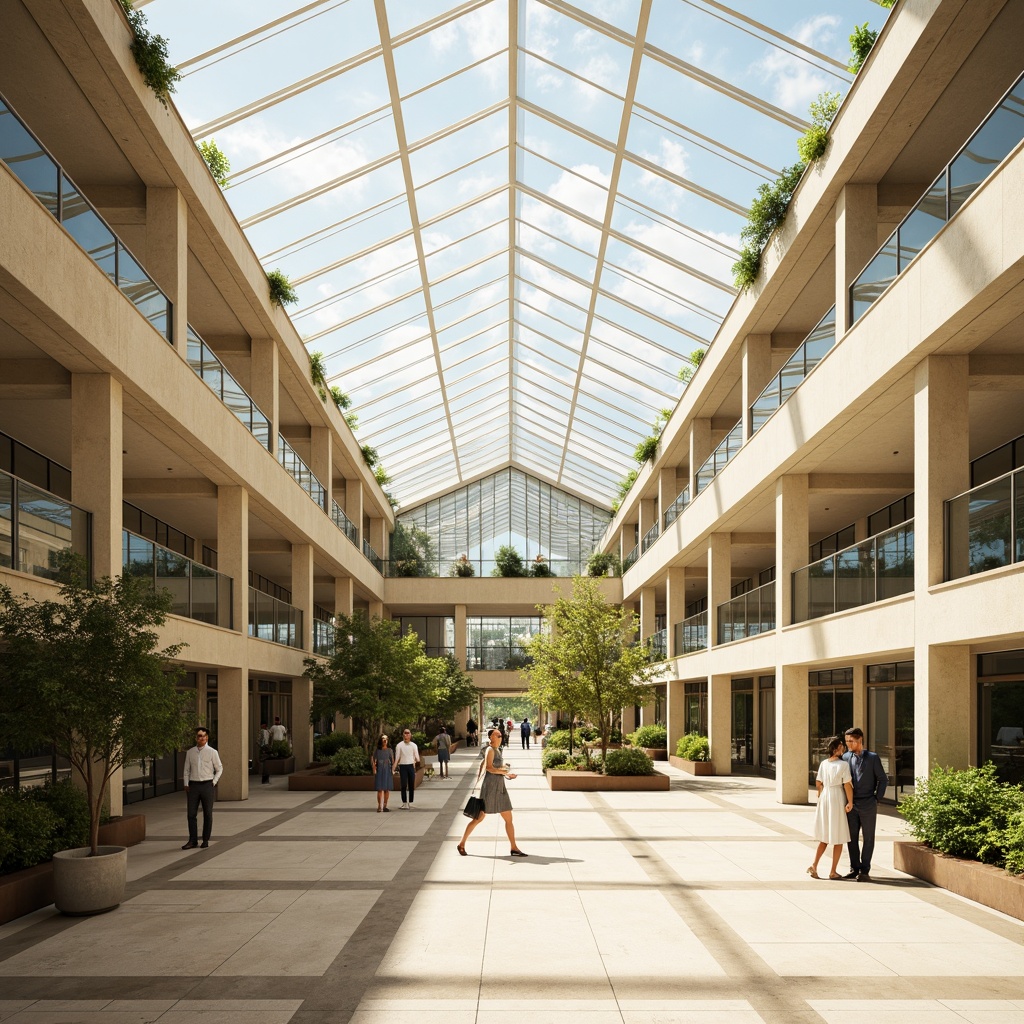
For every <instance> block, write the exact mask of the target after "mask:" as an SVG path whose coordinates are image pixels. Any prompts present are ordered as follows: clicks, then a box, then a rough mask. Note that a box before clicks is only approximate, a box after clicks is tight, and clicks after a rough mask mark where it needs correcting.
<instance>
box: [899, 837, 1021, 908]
mask: <svg viewBox="0 0 1024 1024" xmlns="http://www.w3.org/2000/svg"><path fill="white" fill-rule="evenodd" d="M892 862H893V867H895V868H896V870H897V871H903V872H905V873H906V874H908V875H913V876H914V877H915V878H921V879H923V880H924V881H926V882H931V883H932V885H938V886H941V887H942V888H943V889H948V890H949V891H950V892H955V893H956V894H957V895H958V896H966V897H967V899H969V900H974V902H975V903H982V904H984V905H985V906H986V907H991V908H992V909H993V910H999V911H1002V913H1004V914H1009V915H1010V917H1016V918H1017V919H1018V920H1020V921H1024V876H1022V875H1010V874H1007V872H1006V871H1005V870H1004V869H1003V868H997V867H995V866H994V865H992V864H981V863H979V862H978V861H976V860H964V859H963V858H961V857H951V856H950V855H949V854H948V853H939V852H938V851H937V850H933V849H931V847H929V846H925V845H924V843H908V842H897V843H893V854H892Z"/></svg>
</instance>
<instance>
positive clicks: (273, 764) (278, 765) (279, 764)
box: [260, 756, 295, 775]
mask: <svg viewBox="0 0 1024 1024" xmlns="http://www.w3.org/2000/svg"><path fill="white" fill-rule="evenodd" d="M260 770H261V771H262V772H263V773H264V774H266V775H291V773H292V772H293V771H295V758H294V756H292V757H268V758H267V759H266V761H260Z"/></svg>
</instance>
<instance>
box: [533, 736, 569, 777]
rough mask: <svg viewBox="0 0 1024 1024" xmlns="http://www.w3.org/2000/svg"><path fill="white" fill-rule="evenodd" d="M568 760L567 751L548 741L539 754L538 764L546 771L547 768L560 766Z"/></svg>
mask: <svg viewBox="0 0 1024 1024" xmlns="http://www.w3.org/2000/svg"><path fill="white" fill-rule="evenodd" d="M568 760H569V751H568V750H563V749H562V748H561V747H552V746H551V744H550V743H549V744H548V745H547V747H545V749H544V753H543V754H541V755H540V766H541V768H542V769H544V770H545V771H547V769H548V768H561V767H562V765H564V764H565V762H566V761H568Z"/></svg>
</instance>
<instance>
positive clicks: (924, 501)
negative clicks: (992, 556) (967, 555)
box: [914, 356, 970, 620]
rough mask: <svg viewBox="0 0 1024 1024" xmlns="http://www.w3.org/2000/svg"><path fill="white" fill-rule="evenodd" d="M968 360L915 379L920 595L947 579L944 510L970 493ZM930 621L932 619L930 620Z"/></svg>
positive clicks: (929, 369) (924, 371) (943, 364)
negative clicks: (947, 504)
mask: <svg viewBox="0 0 1024 1024" xmlns="http://www.w3.org/2000/svg"><path fill="white" fill-rule="evenodd" d="M967 373H968V369H967V356H929V357H928V358H926V359H924V360H922V361H921V362H920V363H919V364H918V366H917V369H916V370H915V373H914V548H915V551H914V589H915V591H916V599H917V600H918V601H922V600H927V596H928V588H929V587H932V586H935V584H937V583H941V582H942V581H943V579H944V578H945V540H946V537H945V525H944V519H943V515H944V505H943V502H945V501H946V500H947V499H949V498H952V497H954V496H955V495H957V494H960V493H962V492H963V491H966V490H967V489H968V487H970V448H969V440H970V423H969V419H968V411H967ZM925 619H926V620H927V616H926V617H925Z"/></svg>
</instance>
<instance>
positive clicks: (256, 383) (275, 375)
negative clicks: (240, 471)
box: [249, 338, 281, 458]
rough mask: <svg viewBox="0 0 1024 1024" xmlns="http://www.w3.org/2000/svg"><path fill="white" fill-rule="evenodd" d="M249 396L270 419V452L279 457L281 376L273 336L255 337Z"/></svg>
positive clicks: (253, 340)
mask: <svg viewBox="0 0 1024 1024" xmlns="http://www.w3.org/2000/svg"><path fill="white" fill-rule="evenodd" d="M251 358H252V370H251V373H250V379H249V388H250V394H249V397H250V398H251V399H252V400H253V401H254V402H255V403H256V404H257V405H258V406H259V407H260V411H261V412H262V413H263V415H264V416H266V417H267V419H268V420H270V449H269V450H270V454H271V455H273V456H274V458H277V434H278V431H279V430H280V429H281V408H280V397H279V388H278V382H279V377H280V371H279V357H278V349H277V342H276V341H275V340H274V339H273V338H253V339H252V345H251Z"/></svg>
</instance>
